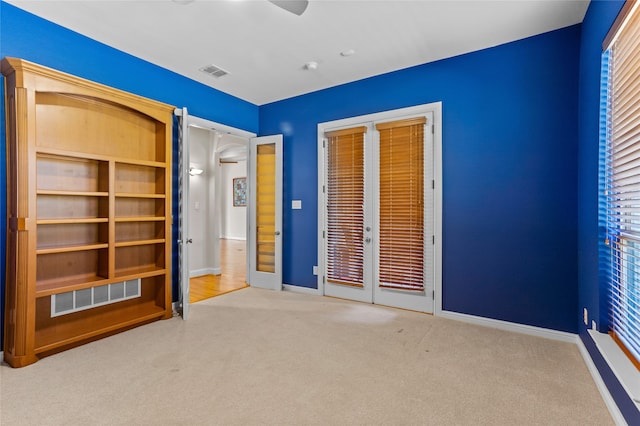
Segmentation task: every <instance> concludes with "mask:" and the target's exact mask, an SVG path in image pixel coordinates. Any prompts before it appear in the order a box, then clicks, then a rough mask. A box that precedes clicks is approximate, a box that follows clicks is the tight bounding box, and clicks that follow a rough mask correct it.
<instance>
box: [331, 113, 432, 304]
mask: <svg viewBox="0 0 640 426" xmlns="http://www.w3.org/2000/svg"><path fill="white" fill-rule="evenodd" d="M440 116H441V115H440V104H431V105H424V106H420V107H413V108H406V109H402V110H396V111H388V112H385V113H379V114H371V115H368V116H362V117H354V118H350V119H343V120H337V121H334V122H329V123H321V124H319V125H318V150H319V167H318V170H319V185H321V187H320V188H319V191H318V192H319V194H320V197H319V198H320V199H319V203H318V204H319V206H320V207H319V212H318V213H319V216H320V219H321V220H320V221H319V226H320V229H319V233H321V238H319V240H320V243H319V250H318V251H319V256H320V258H319V262H318V263H319V270H320V272H321V274H320V275H321V280H322V281H321V283H320V282H319V288H321V289H322V290H321V291H322V293H323V294H325V295H328V296H334V297H341V298H346V299H351V300H357V301H362V302H367V303H376V304H382V305H386V306H393V307H399V308H404V309H411V310H416V311H421V312H428V313H431V312H434V310H435V306H434V305H435V291H436V290H439V286H438V285H436V283H437V282H438V281H439V277H438V274H439V268H438V267H437V266H436V265H437V263H438V262H439V258H440V256H439V252H440V250H441V248H440V240H441V238H440V235H441V225H440V222H439V218H440V213H439V212H440V208H441V207H440V206H441V182H440V181H441V179H440V178H439V176H440V167H439V164H436V163H439V161H440V160H439V158H440V154H439V153H438V155H436V151H439V141H440V129H439V127H440ZM436 127H437V128H438V129H437V131H436ZM436 140H437V141H438V142H437V143H436ZM436 158H438V161H436ZM436 241H438V244H436ZM436 253H437V254H436Z"/></svg>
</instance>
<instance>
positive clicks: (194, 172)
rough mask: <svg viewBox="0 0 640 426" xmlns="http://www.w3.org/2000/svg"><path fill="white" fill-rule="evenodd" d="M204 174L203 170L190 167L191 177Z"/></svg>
mask: <svg viewBox="0 0 640 426" xmlns="http://www.w3.org/2000/svg"><path fill="white" fill-rule="evenodd" d="M202 173H204V170H202V169H198V168H196V167H189V174H190V175H191V176H197V175H201V174H202Z"/></svg>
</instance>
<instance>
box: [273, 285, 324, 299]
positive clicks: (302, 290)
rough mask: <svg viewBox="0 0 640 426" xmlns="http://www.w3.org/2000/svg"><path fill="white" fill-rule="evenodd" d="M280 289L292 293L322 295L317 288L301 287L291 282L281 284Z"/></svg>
mask: <svg viewBox="0 0 640 426" xmlns="http://www.w3.org/2000/svg"><path fill="white" fill-rule="evenodd" d="M282 289H283V290H285V291H291V292H293V293H302V294H311V295H313V296H322V293H320V290H319V289H317V288H309V287H301V286H299V285H293V284H282Z"/></svg>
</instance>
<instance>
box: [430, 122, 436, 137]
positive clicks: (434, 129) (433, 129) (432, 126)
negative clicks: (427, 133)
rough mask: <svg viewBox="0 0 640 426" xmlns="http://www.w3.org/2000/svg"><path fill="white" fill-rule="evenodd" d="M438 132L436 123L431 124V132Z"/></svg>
mask: <svg viewBox="0 0 640 426" xmlns="http://www.w3.org/2000/svg"><path fill="white" fill-rule="evenodd" d="M435 133H436V125H435V124H432V125H431V134H432V135H434V134H435Z"/></svg>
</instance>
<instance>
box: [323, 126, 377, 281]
mask: <svg viewBox="0 0 640 426" xmlns="http://www.w3.org/2000/svg"><path fill="white" fill-rule="evenodd" d="M366 131H367V128H366V127H355V128H351V129H344V130H337V131H333V132H327V133H326V134H325V136H326V138H327V142H328V147H327V155H328V158H327V162H328V164H327V187H326V192H327V236H326V239H327V280H328V281H329V282H332V283H335V284H343V285H350V286H356V287H363V272H364V271H363V269H364V247H363V227H364V135H365V133H366Z"/></svg>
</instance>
